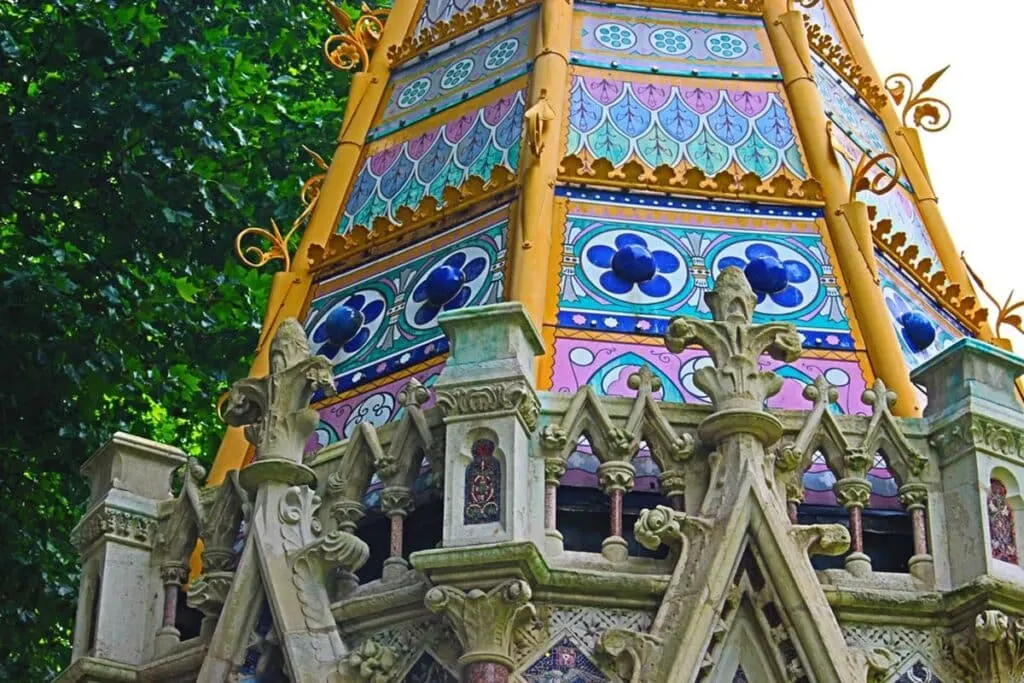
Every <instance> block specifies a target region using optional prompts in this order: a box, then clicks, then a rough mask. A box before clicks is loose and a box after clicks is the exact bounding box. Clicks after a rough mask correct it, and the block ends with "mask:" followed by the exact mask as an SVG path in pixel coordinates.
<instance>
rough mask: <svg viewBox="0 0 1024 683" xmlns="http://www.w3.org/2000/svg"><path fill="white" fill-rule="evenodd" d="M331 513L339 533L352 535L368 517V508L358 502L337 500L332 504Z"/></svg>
mask: <svg viewBox="0 0 1024 683" xmlns="http://www.w3.org/2000/svg"><path fill="white" fill-rule="evenodd" d="M330 513H331V519H333V520H334V523H335V524H337V525H338V530H339V531H347V532H349V533H352V532H353V531H355V530H356V525H357V524H358V523H359V520H361V519H362V518H363V516H364V515H366V506H365V505H363V504H362V503H361V502H360V501H358V500H336V501H334V502H332V503H331V507H330Z"/></svg>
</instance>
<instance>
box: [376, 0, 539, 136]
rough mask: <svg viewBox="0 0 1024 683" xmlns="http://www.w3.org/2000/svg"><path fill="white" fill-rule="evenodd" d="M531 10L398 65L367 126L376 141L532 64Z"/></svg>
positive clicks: (532, 24) (534, 17)
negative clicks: (378, 110)
mask: <svg viewBox="0 0 1024 683" xmlns="http://www.w3.org/2000/svg"><path fill="white" fill-rule="evenodd" d="M536 21H537V17H536V13H535V12H531V13H528V14H524V15H522V16H520V17H517V18H516V19H514V20H513V21H511V22H509V23H507V24H504V23H503V24H501V25H500V26H494V27H489V29H488V30H487V32H486V33H483V34H481V35H476V36H474V37H473V38H472V39H470V40H468V41H466V43H465V44H463V45H462V46H461V47H460V49H458V50H448V51H445V52H443V53H441V54H439V55H436V56H434V57H430V58H428V59H426V60H424V61H421V62H418V63H416V64H414V65H409V66H407V67H404V68H402V69H400V70H399V71H398V72H397V73H395V74H394V75H393V76H392V78H391V85H390V91H389V96H388V102H387V105H386V106H385V108H384V112H383V113H382V115H381V118H380V120H379V121H378V122H377V124H376V125H375V126H374V127H373V128H372V129H371V130H370V133H369V135H368V136H367V139H368V140H376V139H378V138H381V137H383V136H385V135H388V134H390V133H392V132H394V131H396V130H399V129H401V128H405V127H406V126H409V125H412V124H414V123H417V122H418V121H421V120H423V119H425V118H427V117H429V116H433V115H434V114H437V113H440V112H442V111H445V110H447V109H449V108H451V107H453V106H455V105H457V104H459V103H461V102H465V101H466V100H468V99H470V98H473V97H476V96H478V95H481V94H483V93H485V92H488V91H489V90H492V89H493V88H495V87H496V86H499V85H502V84H503V83H507V82H509V81H511V80H513V79H515V78H517V77H519V76H521V75H523V74H525V73H526V72H527V71H528V70H529V68H530V56H531V55H532V54H533V48H532V44H531V35H532V33H533V27H534V25H535V24H536Z"/></svg>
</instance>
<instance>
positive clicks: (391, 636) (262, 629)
mask: <svg viewBox="0 0 1024 683" xmlns="http://www.w3.org/2000/svg"><path fill="white" fill-rule="evenodd" d="M707 299H708V305H709V307H710V309H711V311H712V314H713V320H711V321H695V320H686V319H677V320H674V321H673V322H672V323H671V325H670V326H669V329H668V333H667V336H666V345H667V346H668V347H669V349H670V350H672V351H680V350H682V349H683V348H684V347H686V346H688V345H690V344H694V343H695V344H698V345H702V346H704V347H705V348H706V349H707V350H708V351H709V353H710V354H711V357H712V360H713V362H714V365H713V366H711V367H706V368H704V369H702V370H701V371H700V375H699V377H698V378H697V381H698V382H699V385H700V386H701V387H702V388H703V389H704V390H705V391H706V392H708V395H709V396H710V397H711V399H712V405H711V406H694V405H683V404H670V403H666V402H662V401H658V400H656V399H655V398H654V396H655V394H656V392H657V391H658V390H659V388H660V387H659V386H658V381H657V378H656V377H654V376H653V374H652V373H651V372H650V370H649V369H647V368H641V370H640V371H638V372H637V373H635V374H634V375H633V376H632V377H630V378H629V386H630V387H631V388H632V389H633V390H634V391H636V396H635V397H634V398H608V397H599V396H598V395H597V394H596V393H595V392H594V391H593V390H592V389H590V388H584V389H582V390H581V391H579V392H577V393H576V394H575V395H564V394H553V393H548V392H538V391H537V390H536V388H535V385H534V379H533V378H534V373H533V359H534V357H535V355H536V354H537V353H539V351H540V349H541V342H540V337H539V335H538V334H537V332H536V330H534V328H533V327H532V325H531V323H530V322H529V320H528V318H527V317H526V316H525V314H524V313H523V311H522V309H521V308H520V307H519V306H518V305H516V304H499V305H496V306H488V307H482V308H478V309H470V310H465V311H458V312H455V313H446V314H444V315H442V316H441V321H442V325H443V326H444V329H445V331H446V333H447V334H448V335H449V338H450V341H451V357H450V359H449V361H448V364H447V365H446V368H445V371H444V373H443V374H442V375H441V376H440V377H439V379H438V381H437V384H436V385H435V386H434V387H433V389H432V391H433V392H434V395H435V396H436V398H437V404H438V407H437V408H432V409H430V410H424V409H423V408H422V406H423V405H424V403H426V401H427V400H428V399H429V396H430V390H428V389H427V388H426V387H424V386H423V385H422V384H420V383H418V382H417V381H415V380H410V382H409V383H408V385H407V386H406V387H405V389H404V391H403V392H402V396H401V397H400V398H401V402H402V405H403V408H404V412H403V415H402V417H401V418H400V419H399V420H398V421H396V422H393V423H390V424H388V425H385V426H382V427H375V426H372V425H369V424H362V425H360V426H359V427H357V428H356V429H355V430H354V432H353V434H352V436H351V437H350V438H349V439H348V440H347V441H345V442H344V443H343V444H341V445H340V446H338V447H336V448H332V449H328V450H327V452H324V453H320V454H318V455H317V456H316V458H315V459H313V460H311V461H309V462H303V460H302V445H303V444H304V443H305V441H306V439H307V438H308V437H309V435H310V433H311V431H312V429H313V428H314V427H315V420H314V419H313V417H312V415H311V411H310V409H309V407H308V402H309V400H310V397H311V396H312V395H313V392H314V391H316V390H317V389H323V390H325V391H331V390H332V387H331V386H330V372H329V368H328V367H327V366H326V365H325V363H326V361H324V360H323V359H320V358H314V357H310V354H309V347H308V345H307V344H306V343H305V337H304V335H303V333H302V331H301V329H299V328H298V326H297V324H296V323H294V322H286V323H284V324H283V325H282V328H281V332H280V333H279V335H278V337H277V338H275V340H274V347H273V349H272V353H271V357H272V359H273V362H272V364H271V373H270V375H269V376H268V377H266V378H259V379H247V380H243V381H241V382H239V383H237V384H236V385H235V386H234V388H233V392H232V396H231V398H230V400H229V401H228V403H227V408H226V410H225V417H226V419H227V420H228V421H230V422H231V423H232V424H236V425H239V426H244V427H245V428H246V430H245V431H246V435H247V437H248V438H249V439H250V441H251V443H252V445H253V446H254V448H255V458H254V460H253V462H252V464H251V465H249V466H248V467H246V468H244V469H243V470H242V471H240V472H235V473H231V474H230V475H229V476H228V477H227V479H226V481H225V483H224V484H223V485H222V486H220V487H217V488H211V489H204V488H202V486H201V482H202V478H203V472H202V470H201V468H199V467H198V465H197V464H196V463H195V462H194V461H187V460H186V458H185V457H184V456H183V455H182V454H181V453H180V452H178V451H176V450H175V449H173V448H169V447H165V446H160V445H158V444H153V443H151V442H147V441H145V440H142V439H137V438H135V437H130V436H127V435H120V434H119V435H116V436H115V437H114V438H113V439H112V440H111V442H110V443H108V444H107V445H106V446H104V448H103V449H101V450H100V451H99V452H97V454H96V455H95V456H94V457H93V458H92V459H91V460H90V461H89V462H88V463H86V466H85V467H84V468H83V472H85V473H86V474H87V476H89V477H90V478H91V480H92V498H91V501H90V507H89V510H88V512H87V513H86V515H85V517H84V518H83V521H82V522H81V524H80V525H79V526H78V528H77V529H76V531H75V542H76V545H77V546H78V547H79V549H80V552H81V553H82V559H83V579H82V590H81V594H80V608H79V613H78V621H77V624H76V637H75V650H74V656H73V661H72V664H71V666H70V667H69V668H68V670H67V671H65V672H64V674H62V677H61V680H63V681H147V680H161V681H204V682H205V681H218V682H219V681H236V680H251V679H248V678H246V676H249V675H253V676H255V675H259V676H263V677H269V679H271V680H277V678H275V677H278V678H280V677H283V676H285V675H287V677H288V680H293V681H316V682H317V683H320V682H322V681H328V682H334V681H365V682H369V683H388V682H390V681H399V680H405V679H406V678H411V679H416V680H419V679H422V678H423V677H427V676H433V677H434V678H429V679H428V680H466V681H479V680H494V681H506V680H537V679H538V678H537V677H538V676H541V675H542V674H543V673H544V672H549V673H550V672H561V673H562V674H565V675H569V674H570V673H571V672H573V671H576V672H589V673H587V675H601V676H604V677H606V678H608V679H609V680H618V681H629V682H631V683H634V682H635V683H639V682H647V681H652V682H658V681H662V682H665V683H668V682H670V681H671V682H675V681H697V680H700V681H712V682H719V681H723V682H726V683H728V682H729V681H733V680H734V678H735V676H736V675H737V671H739V670H742V671H743V672H744V675H746V676H747V678H748V680H758V681H793V680H797V681H798V680H814V681H836V682H837V683H838V682H842V683H847V682H850V681H853V682H855V681H880V682H885V683H889V682H893V681H907V680H933V679H931V678H922V676H934V677H935V678H934V680H941V681H968V680H970V681H975V680H978V681H981V680H985V681H988V680H991V681H997V682H998V683H1008V682H1010V681H1024V654H1022V653H1024V645H1022V642H1021V638H1020V634H1021V633H1024V572H1022V570H1021V568H1020V566H1018V565H1017V564H1014V563H1012V562H1008V561H1006V560H1004V559H997V558H996V557H995V555H994V552H993V550H992V548H993V545H992V544H993V538H992V533H993V532H992V530H991V528H990V527H991V525H990V520H991V516H992V515H993V514H995V513H996V512H998V511H999V510H996V509H995V508H994V507H993V505H994V503H993V502H992V500H991V498H990V495H989V493H990V480H991V479H999V480H1000V481H1002V482H1003V483H1004V484H1006V485H1007V490H1008V493H1007V496H1006V497H1007V498H1008V499H1009V500H1010V503H1009V504H1010V505H1011V506H1013V505H1017V504H1018V503H1019V502H1020V500H1019V495H1020V494H1019V491H1020V488H1019V482H1020V481H1021V480H1022V479H1021V478H1022V477H1024V471H1022V468H1024V413H1022V412H1021V411H1020V409H1019V407H1018V404H1017V403H1016V397H1015V395H1014V392H1015V387H1014V385H1013V382H1012V379H1013V378H1014V377H1016V376H1017V375H1018V374H1021V372H1022V371H1024V361H1020V360H1018V359H1016V358H1015V357H1012V356H1009V355H1007V354H1005V353H1003V352H1001V351H998V350H995V349H992V348H991V347H987V346H985V345H981V344H978V343H974V342H971V343H960V344H957V345H955V346H954V347H952V348H950V349H947V350H946V351H945V352H944V353H943V354H941V355H939V356H938V357H937V358H936V359H935V360H933V361H932V362H930V363H928V364H926V365H925V366H923V367H922V368H921V370H920V371H919V372H918V373H917V374H916V375H915V380H917V381H919V382H920V383H921V384H922V385H923V386H925V387H926V388H927V390H928V393H929V409H928V410H927V411H926V415H925V417H924V418H918V419H913V418H896V417H894V416H893V414H892V412H891V411H890V408H891V406H892V405H893V402H894V400H895V399H894V397H893V395H892V392H890V391H889V390H888V389H887V388H886V387H885V385H884V384H882V383H881V382H876V383H875V384H874V385H873V386H872V387H871V388H870V389H869V390H868V391H867V392H866V393H865V396H864V399H865V402H866V403H867V404H868V405H870V407H871V414H870V415H866V416H855V415H838V414H836V413H835V412H833V410H832V409H831V408H830V406H831V405H832V404H833V403H834V402H835V400H836V392H835V389H834V388H833V387H831V386H830V385H829V384H828V383H827V382H826V381H825V380H824V379H823V378H818V379H817V380H815V381H814V382H813V383H812V384H810V385H809V386H808V387H807V389H806V391H805V394H804V395H805V397H806V398H807V399H808V401H809V403H808V409H807V410H806V411H772V410H766V409H765V408H764V402H765V399H766V398H768V397H770V396H771V395H772V394H773V393H774V392H777V391H778V390H779V388H780V386H781V384H780V380H779V378H778V377H777V376H776V375H775V374H773V373H771V372H768V371H765V370H762V369H761V364H760V359H761V358H762V355H763V354H764V353H767V354H770V355H774V356H775V357H777V358H782V359H790V360H791V359H792V358H794V357H795V354H797V353H799V351H800V342H799V339H798V338H797V337H796V336H795V332H794V331H793V329H792V328H790V327H789V326H786V325H778V324H772V325H755V324H754V323H753V322H752V312H753V306H754V295H753V292H751V290H750V288H749V285H748V284H747V281H746V279H745V277H744V276H743V274H742V272H740V271H738V270H735V271H733V270H730V269H726V270H725V271H723V273H722V274H721V275H720V276H719V277H718V280H717V286H716V289H715V290H713V291H711V292H708V293H707ZM950 377H956V378H958V379H957V380H956V381H953V380H951V379H950ZM584 437H585V438H586V439H587V440H588V441H589V443H590V447H591V449H592V450H593V452H594V454H595V456H597V458H598V460H599V461H600V466H599V468H598V474H599V478H600V481H601V486H602V490H603V491H604V492H605V494H606V495H607V496H608V500H609V515H608V520H607V521H608V536H607V538H606V539H605V542H604V544H603V546H602V552H601V553H584V552H579V551H567V550H565V549H564V547H563V538H562V535H561V533H560V532H559V530H558V516H557V513H558V507H557V495H558V485H559V479H560V478H561V476H562V474H563V473H564V472H565V466H566V460H567V459H568V458H569V457H570V455H571V454H572V452H573V450H574V449H575V447H576V444H577V442H578V441H579V439H581V438H584ZM481 442H486V444H490V445H485V447H482V446H480V443H481ZM642 447H646V448H647V449H648V450H649V451H650V453H651V457H652V458H653V459H654V460H655V462H656V463H657V464H658V467H659V468H660V470H661V484H662V492H663V496H664V501H665V503H666V504H660V505H655V506H653V507H651V508H649V509H646V510H643V511H641V513H640V515H639V518H638V519H637V521H636V524H635V526H634V527H633V529H632V537H633V538H635V540H636V541H637V542H638V543H640V544H641V545H643V546H644V547H647V548H650V549H656V548H658V547H659V546H661V545H662V544H664V545H667V546H668V548H669V550H670V552H669V555H668V557H667V558H665V559H651V558H646V557H636V556H633V555H631V554H630V550H629V544H628V541H627V540H626V539H627V537H628V536H629V535H630V534H629V533H628V530H627V529H625V528H624V527H623V515H624V510H623V500H624V498H625V495H626V494H627V493H628V492H629V491H631V489H632V486H633V482H634V472H635V470H634V467H633V465H632V464H631V461H632V458H633V457H634V456H635V455H636V454H637V453H638V452H639V451H640V449H641V448H642ZM816 452H820V453H821V454H822V455H823V456H824V458H825V460H826V462H827V463H828V465H829V467H830V468H831V469H832V471H833V472H834V473H835V474H836V476H837V479H838V481H837V484H836V487H835V491H836V494H837V499H838V500H839V502H840V503H841V504H842V505H843V506H844V507H845V508H846V510H847V514H848V515H849V524H848V525H837V524H798V523H796V514H797V511H798V507H797V506H798V504H799V502H800V500H801V498H802V493H803V489H802V484H801V481H802V479H801V477H802V473H803V472H804V470H805V469H806V468H807V467H808V465H809V463H810V458H811V457H812V456H813V455H814V453H816ZM879 452H881V453H882V454H883V455H884V457H885V458H886V462H887V463H888V465H889V467H890V469H891V471H892V472H893V473H894V474H895V475H896V477H897V479H898V482H899V495H900V499H901V500H902V501H903V503H904V504H905V505H906V507H907V511H908V518H907V519H908V523H909V524H910V525H911V527H912V530H913V534H912V536H913V538H912V545H913V547H912V548H908V549H907V552H908V555H909V557H910V561H909V564H908V568H909V573H905V574H895V573H883V572H879V571H876V570H875V569H874V568H872V565H871V561H870V558H869V557H868V555H867V554H866V553H864V552H863V550H862V549H863V547H864V546H863V545H862V544H863V532H864V531H863V529H862V527H861V514H862V512H863V510H864V509H865V508H866V507H868V506H870V495H869V494H870V490H871V489H870V486H869V485H868V482H867V480H866V476H867V472H868V470H869V468H870V466H871V463H872V462H873V459H874V457H875V454H876V453H879ZM488 458H492V459H488ZM424 459H426V461H427V462H429V463H430V464H431V467H432V469H433V470H434V472H433V475H432V480H431V481H432V484H433V485H434V486H438V487H440V488H441V490H443V491H444V517H443V519H439V520H437V523H438V525H439V526H440V527H441V529H442V534H441V535H442V543H441V545H440V547H438V548H435V549H432V550H426V551H420V552H416V553H413V554H411V555H408V554H407V552H406V550H405V548H404V539H405V536H404V532H403V529H404V522H405V520H406V518H407V516H408V514H409V512H410V511H411V510H413V509H414V508H415V504H416V497H415V492H414V490H413V487H414V482H415V481H416V477H417V476H419V472H420V467H421V464H422V462H423V460H424ZM495 462H496V463H497V466H496V467H495V465H494V463H495ZM474 463H475V464H474ZM471 465H472V467H471ZM473 467H476V468H477V469H473ZM176 470H180V471H181V476H180V488H179V490H178V493H176V494H175V493H173V492H172V477H173V474H174V472H175V471H176ZM495 473H497V474H495ZM374 474H376V475H377V476H378V477H379V478H380V481H381V483H382V485H383V489H382V491H381V507H380V510H381V512H380V513H379V514H381V515H383V516H384V517H385V518H386V519H385V521H386V522H387V524H388V529H389V535H388V541H387V542H388V545H387V547H386V548H384V549H383V550H384V551H385V554H386V556H387V560H386V561H385V562H384V570H383V575H382V577H381V579H379V580H376V581H372V582H370V583H367V584H365V585H359V582H358V578H357V576H356V574H355V572H357V571H358V570H359V569H360V567H362V566H363V564H364V563H365V562H366V561H367V558H368V557H369V555H370V551H371V549H370V546H369V545H368V544H367V541H366V540H364V539H362V538H360V534H361V533H362V531H363V529H364V527H363V520H364V519H366V518H367V515H368V512H367V510H366V507H365V506H364V504H363V500H362V496H363V492H364V491H365V490H366V488H367V486H368V484H369V482H370V479H371V477H372V476H373V475H374ZM1015 496H1016V497H1015ZM470 505H478V507H479V510H480V512H479V514H477V515H476V516H473V515H467V514H466V511H467V509H468V507H469V506H470ZM1014 509H1016V510H1019V511H1024V507H1018V508H1014ZM1004 514H1005V513H1004ZM489 515H492V516H491V517H489ZM1007 519H1009V518H1007ZM1021 523H1024V520H1021ZM198 541H201V542H202V551H201V558H202V571H201V573H199V574H197V575H195V576H191V577H187V578H186V571H185V567H186V566H187V563H188V559H189V556H190V555H191V553H192V552H193V549H194V548H195V547H196V544H197V542H198ZM380 550H381V549H379V548H378V552H379V551H380ZM815 555H843V556H844V563H845V565H844V566H845V568H843V569H829V570H825V571H817V572H816V571H815V570H814V569H813V568H812V564H811V561H810V558H811V557H812V556H815ZM186 582H187V591H186V588H185V584H186ZM181 600H185V601H187V604H188V605H190V606H191V607H193V608H196V609H198V610H200V611H201V612H202V614H203V615H204V617H205V618H204V621H203V626H202V628H201V630H200V633H199V635H198V636H196V637H193V638H190V639H184V640H183V636H182V634H181V631H180V630H179V629H178V628H177V625H176V622H175V614H176V606H177V605H178V603H179V601H181ZM246 667H248V668H246ZM243 671H244V673H243ZM594 672H597V673H596V674H595V673H594ZM572 675H576V674H572ZM579 675H583V673H580V674H579ZM908 676H911V678H907V677H908ZM914 677H917V678H914ZM282 680H283V679H282Z"/></svg>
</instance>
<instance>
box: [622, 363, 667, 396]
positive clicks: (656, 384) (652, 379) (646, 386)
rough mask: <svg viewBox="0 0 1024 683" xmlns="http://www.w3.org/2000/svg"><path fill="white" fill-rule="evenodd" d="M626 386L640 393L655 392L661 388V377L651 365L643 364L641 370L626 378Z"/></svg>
mask: <svg viewBox="0 0 1024 683" xmlns="http://www.w3.org/2000/svg"><path fill="white" fill-rule="evenodd" d="M626 386H628V387H629V388H630V389H632V390H633V391H635V392H637V394H638V395H644V394H653V393H654V392H656V391H660V390H661V378H660V377H658V376H657V375H655V374H654V371H653V370H651V368H650V367H649V366H647V365H641V366H640V369H639V370H637V371H636V372H634V373H633V374H632V375H630V376H629V377H627V378H626Z"/></svg>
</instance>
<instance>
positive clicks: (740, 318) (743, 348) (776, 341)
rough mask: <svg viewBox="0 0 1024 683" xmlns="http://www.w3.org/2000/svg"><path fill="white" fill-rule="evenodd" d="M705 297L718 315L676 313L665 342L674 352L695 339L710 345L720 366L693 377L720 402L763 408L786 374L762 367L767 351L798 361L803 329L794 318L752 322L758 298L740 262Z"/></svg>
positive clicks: (719, 405) (718, 405)
mask: <svg viewBox="0 0 1024 683" xmlns="http://www.w3.org/2000/svg"><path fill="white" fill-rule="evenodd" d="M704 300H705V301H706V302H707V304H708V306H709V307H710V308H711V314H712V316H713V318H714V320H713V321H712V322H707V321H704V320H697V319H693V318H684V317H678V318H674V319H673V320H672V321H671V322H670V323H669V326H668V330H667V332H666V334H665V346H666V347H667V348H668V350H669V351H671V352H672V353H682V351H683V349H685V348H686V347H687V346H688V345H689V344H691V343H694V342H696V343H697V344H698V345H700V346H702V347H704V348H705V349H707V351H708V353H709V354H711V359H712V361H714V367H707V368H701V369H700V370H698V371H697V373H696V374H695V375H694V378H693V379H694V384H696V385H697V387H699V388H700V389H702V390H703V391H704V392H705V393H706V394H707V395H708V396H709V397H710V398H711V402H712V403H713V404H714V405H715V407H716V408H718V409H720V410H721V409H728V408H745V409H749V410H761V409H762V407H763V405H764V402H765V400H766V399H767V398H768V397H770V396H774V395H775V394H777V393H779V391H780V390H781V389H782V378H781V377H779V376H778V375H776V374H775V373H773V372H764V371H762V370H761V368H760V364H759V363H758V360H759V359H760V356H761V354H762V353H763V352H767V353H768V355H770V356H771V357H772V358H774V359H776V360H780V361H785V362H792V361H794V360H796V359H797V358H799V357H800V353H801V351H802V345H801V339H800V335H799V334H798V333H797V331H796V328H794V327H793V325H791V324H788V323H768V324H764V325H753V324H751V322H752V320H753V315H754V306H755V305H756V303H757V299H756V297H755V296H754V292H753V290H752V289H751V288H750V283H749V282H747V278H746V276H745V275H744V274H743V271H742V270H740V269H739V268H736V267H734V266H730V267H728V268H725V269H723V270H722V272H721V273H720V274H719V276H718V278H717V279H716V281H715V288H714V289H713V290H710V291H708V292H705V294H704Z"/></svg>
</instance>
